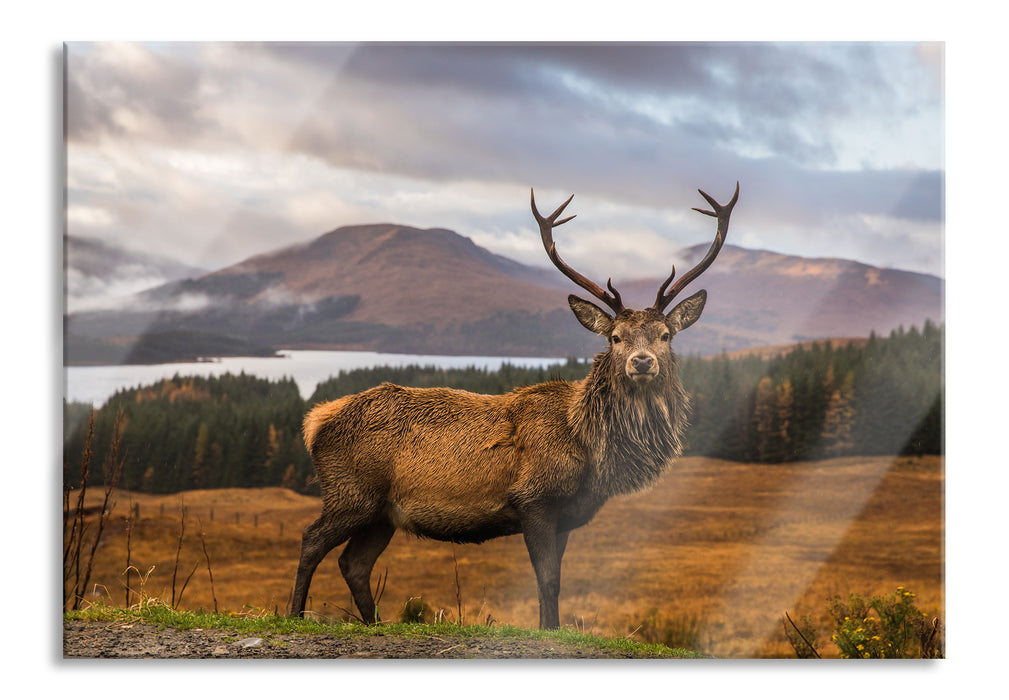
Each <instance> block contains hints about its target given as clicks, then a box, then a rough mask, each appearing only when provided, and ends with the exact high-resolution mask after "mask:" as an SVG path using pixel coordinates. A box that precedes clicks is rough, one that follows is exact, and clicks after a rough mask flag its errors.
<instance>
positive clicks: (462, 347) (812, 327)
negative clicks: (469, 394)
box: [67, 223, 944, 363]
mask: <svg viewBox="0 0 1009 700" xmlns="http://www.w3.org/2000/svg"><path fill="white" fill-rule="evenodd" d="M707 248H708V244H706V243H705V244H699V245H696V246H691V247H690V248H687V249H685V250H684V251H683V253H682V255H683V259H685V260H687V261H688V263H687V265H688V266H689V265H692V264H695V263H696V261H697V260H698V259H699V258H700V257H701V256H702V255H703V253H704V252H706V250H707ZM681 274H682V271H681ZM661 282H662V278H659V277H655V278H647V279H638V280H633V281H629V282H625V283H621V284H620V285H619V290H620V292H621V294H622V295H623V298H624V300H625V303H627V305H628V306H638V307H643V306H648V305H650V304H651V303H652V302H653V300H654V296H655V292H656V290H657V289H658V286H659V284H661ZM943 285H944V283H943V281H942V280H941V279H940V278H937V277H934V276H931V275H924V274H921V273H914V272H907V271H901V270H895V269H892V268H876V267H873V266H871V265H867V264H865V263H859V262H856V261H851V260H845V259H843V258H802V257H799V256H789V255H785V254H781V253H774V252H771V251H752V250H748V249H746V248H742V247H739V246H735V245H731V244H726V245H725V246H724V247H723V249H722V251H721V253H720V254H719V257H718V259H717V260H716V261H715V263H714V264H713V265H712V266H711V268H709V269H708V270H707V271H706V272H705V273H704V275H702V276H701V277H700V278H699V279H698V280H695V281H694V282H693V283H692V284H691V285H689V286H688V288H687V289H685V290H684V292H683V295H684V296H686V295H688V294H690V293H692V292H693V291H694V290H695V289H700V288H702V287H703V288H706V289H707V290H708V305H707V307H706V309H705V313H704V316H703V317H702V320H701V322H700V323H698V324H697V325H696V326H695V327H693V328H691V329H690V330H689V331H688V332H686V333H684V334H683V336H682V337H680V338H677V339H676V341H675V342H674V347H676V349H677V351H678V352H680V353H700V354H715V353H718V352H720V351H723V350H724V351H735V350H743V349H746V348H751V347H766V346H775V345H785V344H789V343H794V342H799V341H804V340H811V339H816V338H828V337H865V336H868V335H869V333H870V332H873V331H875V332H876V333H877V334H879V333H888V332H889V331H890V330H891V329H893V328H896V327H897V326H898V325H904V326H910V325H921V324H922V323H924V321H925V320H926V319H928V320H931V321H933V322H936V323H941V322H942V321H943V320H944V319H943V315H944V309H943V301H942V297H943ZM572 292H573V293H575V294H577V295H579V296H585V293H584V292H583V291H582V290H579V289H577V288H576V287H575V285H574V284H573V283H571V282H570V281H568V280H567V279H566V278H564V277H563V276H562V275H561V274H560V273H559V272H557V271H556V270H555V269H553V268H550V267H546V266H544V267H542V268H541V267H533V266H529V265H524V264H522V263H519V262H516V261H514V260H510V259H509V258H506V257H503V256H500V255H497V254H495V253H493V252H491V251H489V250H486V249H485V248H482V247H480V246H478V245H477V244H475V243H474V242H473V241H472V240H470V239H469V238H466V237H465V236H461V235H460V234H458V233H456V232H454V231H451V230H449V229H444V228H429V229H419V228H415V227H410V226H405V225H401V224H390V223H384V224H363V225H358V226H344V227H340V228H336V229H333V230H331V231H328V232H326V233H324V234H322V235H320V236H318V237H316V238H315V239H312V240H311V241H307V242H303V243H299V244H296V245H292V246H286V247H282V248H279V249H277V250H274V251H271V252H267V253H263V254H259V255H255V256H252V257H249V258H247V259H245V260H242V261H239V262H238V263H235V264H233V265H229V266H227V267H224V268H222V269H220V270H216V271H213V272H208V273H206V274H203V275H201V276H198V277H194V278H189V279H185V280H180V281H174V282H170V283H168V284H165V285H161V286H159V287H155V288H153V289H149V290H146V291H144V292H142V293H140V294H137V295H135V296H134V297H132V298H131V302H130V304H128V305H126V306H125V307H124V308H122V309H120V310H118V311H116V312H115V313H110V312H101V311H98V312H89V313H78V314H71V315H70V316H68V318H67V331H68V337H69V340H68V353H67V355H68V360H69V361H70V362H71V363H72V362H73V361H74V360H75V357H74V352H73V349H74V346H75V345H76V346H77V347H83V344H82V341H86V342H87V343H88V344H90V345H89V347H92V348H94V347H96V346H100V345H102V344H103V343H104V344H106V345H107V344H109V343H110V342H111V339H116V342H117V343H119V347H123V339H124V338H126V339H128V338H130V337H140V336H143V335H144V334H145V333H146V334H149V333H155V332H157V333H162V334H164V333H172V332H175V333H182V332H186V333H189V334H190V335H192V337H201V336H200V334H204V335H207V334H210V335H214V334H216V335H218V336H221V337H229V338H237V339H240V340H242V341H244V342H247V343H249V344H250V345H251V346H255V347H256V348H263V347H272V348H295V347H302V348H328V349H358V350H359V349H368V350H380V351H385V352H410V353H420V354H480V355H534V356H558V357H563V356H583V357H584V356H589V355H591V354H593V353H595V352H597V351H599V350H601V349H602V347H603V340H602V339H601V338H598V337H595V336H593V335H592V334H590V333H587V332H586V331H585V330H584V329H583V328H582V327H581V326H580V325H579V324H578V322H577V321H576V320H575V319H574V317H573V315H572V314H571V312H570V310H569V309H568V306H567V296H568V294H569V293H572ZM218 344H219V345H220V343H218ZM197 350H198V348H194V349H193V351H194V352H196V351H197ZM99 354H100V353H99ZM76 359H80V358H76ZM92 361H95V358H92ZM119 361H128V359H127V358H126V357H125V356H124V357H120V358H119ZM133 361H142V360H133Z"/></svg>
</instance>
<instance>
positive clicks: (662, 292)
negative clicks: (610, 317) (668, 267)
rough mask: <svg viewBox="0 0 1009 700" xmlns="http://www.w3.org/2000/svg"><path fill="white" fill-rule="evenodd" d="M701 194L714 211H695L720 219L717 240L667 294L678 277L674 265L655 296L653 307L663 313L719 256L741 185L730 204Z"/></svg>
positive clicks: (701, 191) (716, 234)
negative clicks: (669, 287)
mask: <svg viewBox="0 0 1009 700" xmlns="http://www.w3.org/2000/svg"><path fill="white" fill-rule="evenodd" d="M697 191H698V192H700V193H701V196H702V197H704V198H705V199H706V200H708V204H710V205H711V208H712V209H714V211H708V210H707V209H698V208H697V207H692V209H693V210H694V211H699V212H701V213H702V214H707V215H708V216H714V217H715V218H717V219H718V228H717V229H716V231H715V240H714V241H713V242H712V243H711V247H710V248H708V252H707V253H705V254H704V258H703V259H702V260H701V262H699V263H697V265H695V266H694V267H693V268H691V269H690V271H689V272H687V274H685V275H683V277H681V278H680V279H678V280H677V281H676V284H674V285H673V287H672V289H670V290H669V292H668V293H667V292H666V287H668V286H669V284H670V282H672V281H673V278H674V277H675V276H676V266H675V265H673V271H672V272H670V273H669V277H667V278H666V281H665V282H663V283H662V286H661V287H659V292H658V294H656V295H655V305H654V306H653V307H652V308H653V309H655V310H656V311H659V312H661V311H662V310H663V309H665V308H666V307H667V306H668V305H669V302H671V301H672V300H673V298H674V297H675V296H676V295H677V294H679V293H680V292H682V291H683V288H684V287H686V286H687V285H688V284H690V283H691V282H693V281H694V280H695V279H696V278H697V277H698V276H699V275H700V274H701V273H702V272H704V271H705V270H707V269H708V266H710V265H711V263H712V262H714V260H715V257H716V256H717V255H718V251H720V250H721V249H722V244H723V243H725V234H726V233H727V232H728V230H729V216H730V215H731V214H732V207H734V206H736V200H737V199H738V198H739V183H738V182H737V183H736V192H735V194H733V195H732V199H730V200H729V203H728V204H724V205H723V204H719V203H718V202H716V201H715V200H714V198H713V197H711V196H710V195H709V194H707V193H706V192H704V190H697Z"/></svg>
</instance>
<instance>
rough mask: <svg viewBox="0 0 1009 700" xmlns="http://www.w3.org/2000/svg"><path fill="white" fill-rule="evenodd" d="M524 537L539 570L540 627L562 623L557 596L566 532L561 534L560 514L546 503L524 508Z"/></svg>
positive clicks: (551, 626)
mask: <svg viewBox="0 0 1009 700" xmlns="http://www.w3.org/2000/svg"><path fill="white" fill-rule="evenodd" d="M521 518H522V537H523V539H525V543H526V549H527V550H529V559H530V561H532V564H533V570H534V571H535V572H536V587H537V589H538V591H539V603H540V629H554V628H557V627H560V624H561V623H560V612H559V610H558V607H557V598H558V596H559V595H560V592H561V556H562V555H563V553H564V544H565V543H566V541H567V534H566V533H565V534H564V535H558V533H557V516H556V514H555V513H553V512H551V510H550V509H549V508H547V507H545V506H534V507H530V508H527V509H524V512H523V513H522V514H521Z"/></svg>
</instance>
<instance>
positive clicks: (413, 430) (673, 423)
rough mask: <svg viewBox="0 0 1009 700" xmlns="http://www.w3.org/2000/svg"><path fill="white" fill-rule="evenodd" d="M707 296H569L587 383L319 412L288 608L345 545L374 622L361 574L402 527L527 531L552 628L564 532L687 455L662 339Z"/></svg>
mask: <svg viewBox="0 0 1009 700" xmlns="http://www.w3.org/2000/svg"><path fill="white" fill-rule="evenodd" d="M557 213H558V212H555V214H554V218H556V216H557ZM720 233H722V235H723V236H724V232H723V231H720ZM545 244H546V242H545ZM552 257H553V256H552ZM562 271H563V270H562ZM565 274H567V273H565ZM590 291H591V290H590ZM660 294H661V292H660ZM617 299H619V297H617ZM705 299H706V296H705V293H704V292H703V291H701V292H699V293H697V294H695V295H694V296H692V297H690V298H688V299H686V300H684V301H683V302H681V303H680V304H679V305H677V306H676V307H675V308H674V309H673V310H672V311H671V312H669V313H668V314H663V313H661V311H660V309H659V308H654V307H653V308H649V309H645V310H643V311H633V310H627V309H623V308H622V307H621V306H619V305H618V304H611V308H613V309H614V311H616V312H617V313H616V314H615V315H614V316H610V315H609V314H608V313H606V312H604V311H603V310H601V309H600V308H599V307H597V306H595V305H594V304H591V303H589V302H586V301H584V300H582V299H579V298H577V297H574V296H571V297H569V303H570V305H571V308H572V311H573V312H574V313H575V316H576V317H577V318H578V320H579V321H580V322H581V323H582V324H583V325H584V326H585V327H586V328H588V329H589V330H592V331H593V332H596V333H599V334H601V335H603V336H605V337H606V338H607V340H608V343H609V347H608V348H607V349H606V351H605V352H603V353H600V354H599V355H597V356H596V358H595V360H594V362H593V365H592V368H591V371H590V372H589V375H588V377H586V378H585V379H583V380H581V381H576V382H564V381H554V382H546V383H543V384H537V385H534V386H529V387H524V388H519V389H515V390H514V391H511V392H509V393H507V394H503V395H482V394H474V393H470V392H466V391H459V390H453V389H445V388H436V389H416V388H404V387H400V386H395V385H393V384H383V385H381V386H378V387H375V388H373V389H369V390H367V391H364V392H361V393H359V394H355V395H352V396H345V397H343V398H340V399H337V400H336V401H331V402H328V403H323V404H320V405H318V406H316V407H315V408H313V409H312V410H311V411H310V412H309V413H308V415H307V416H306V417H305V422H304V437H305V444H306V446H307V447H308V450H309V452H310V453H311V455H312V460H313V462H314V464H315V470H316V474H317V475H318V478H319V485H320V488H321V491H322V499H323V504H322V514H321V515H320V517H319V518H318V519H317V520H316V521H315V522H314V523H312V524H311V525H309V526H308V527H307V528H306V529H305V533H304V537H303V540H302V552H301V560H300V563H299V567H298V576H297V580H296V582H295V589H294V594H293V598H292V605H291V614H292V615H300V614H301V613H302V612H303V611H304V609H305V603H306V601H307V596H308V588H309V585H310V582H311V578H312V574H313V573H314V571H315V568H316V567H317V566H318V564H319V562H320V561H322V559H323V557H325V556H326V554H327V553H328V552H329V551H330V550H332V549H333V548H334V547H336V546H338V545H340V544H342V543H343V542H347V543H348V544H347V547H346V548H345V549H344V551H343V553H342V554H341V556H340V568H341V571H342V572H343V574H344V578H345V579H346V581H347V583H348V585H349V587H350V590H351V593H352V595H353V597H354V601H355V603H356V605H357V607H358V610H359V611H360V613H361V617H362V619H363V620H365V621H366V622H373V621H375V620H376V619H377V615H376V610H375V604H374V600H373V597H372V594H371V586H370V579H371V572H372V568H373V567H374V564H375V561H376V559H377V558H378V556H379V555H380V554H381V552H382V551H383V550H384V549H385V547H386V545H387V544H388V542H389V540H390V539H391V537H392V535H393V533H394V532H395V530H396V529H402V530H405V531H407V532H411V533H413V534H416V535H418V536H421V537H429V538H433V539H438V540H446V541H452V542H483V541H485V540H487V539H490V538H493V537H500V536H502V535H510V534H516V533H522V535H523V537H524V539H525V542H526V546H527V548H528V550H529V556H530V559H531V561H532V564H533V568H534V570H535V572H536V578H537V585H538V588H539V602H540V626H541V627H557V626H558V625H559V614H558V608H557V596H558V592H559V589H560V563H561V557H562V556H563V553H564V548H565V546H566V543H567V536H568V533H569V532H570V531H571V530H573V529H575V528H577V527H581V526H582V525H584V524H585V523H587V522H589V520H591V518H592V517H593V516H594V515H595V514H596V512H598V510H599V509H600V508H601V507H602V505H603V504H604V503H605V502H606V500H607V499H609V498H610V497H612V496H614V495H616V494H620V493H628V492H632V491H636V490H639V489H642V488H646V487H647V486H649V485H650V484H651V483H653V482H654V481H655V479H657V478H658V477H659V476H660V475H661V474H662V472H663V471H665V470H666V469H667V468H668V467H669V466H670V465H671V464H672V462H673V460H674V459H675V458H676V457H677V456H679V454H680V452H681V450H682V435H683V430H684V428H685V426H686V421H687V415H688V412H689V399H688V397H687V395H686V392H685V391H684V390H683V386H682V384H681V382H680V378H679V375H678V366H677V362H676V356H675V355H674V353H673V351H672V348H671V346H670V340H671V338H672V336H673V335H675V333H677V332H678V331H680V330H683V329H685V328H687V327H689V326H690V325H691V324H692V323H694V322H695V321H696V320H697V318H698V317H699V316H700V314H701V311H702V309H703V307H704V302H705ZM611 301H612V300H611Z"/></svg>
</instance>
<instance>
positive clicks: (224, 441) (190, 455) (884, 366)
mask: <svg viewBox="0 0 1009 700" xmlns="http://www.w3.org/2000/svg"><path fill="white" fill-rule="evenodd" d="M943 348H944V327H942V326H936V325H935V324H933V323H931V322H926V323H925V324H924V326H923V328H922V329H921V330H918V329H917V328H916V327H912V328H911V329H910V330H907V331H905V330H904V329H902V328H901V329H898V330H895V331H893V332H892V333H890V335H889V336H887V337H877V336H876V335H873V336H871V337H870V338H868V339H867V340H863V341H860V342H851V343H848V344H846V345H842V346H833V345H832V344H830V343H827V342H823V343H813V344H812V345H811V346H810V347H796V348H795V349H793V350H791V351H790V352H787V353H784V354H781V355H778V356H776V357H773V358H770V359H763V358H760V357H758V356H747V357H741V358H730V357H729V356H728V355H725V354H723V355H720V356H717V357H713V358H700V357H694V356H691V357H685V358H681V360H680V371H681V374H682V378H683V383H684V386H685V387H686V389H687V391H688V392H689V393H690V394H691V395H692V397H693V406H694V408H693V415H692V418H691V424H690V427H689V429H688V431H687V449H686V453H687V454H689V455H707V456H712V457H719V458H723V459H730V460H736V461H745V462H784V461H795V460H809V459H821V458H827V457H836V456H851V455H879V454H942V453H943V450H944V446H943V422H944V418H943V407H944V392H945V389H944V377H943V366H944V365H943V362H944V352H943ZM588 369H589V366H588V362H587V361H583V360H576V359H570V360H568V361H567V363H565V364H561V365H556V366H553V367H549V368H545V369H540V368H522V367H516V366H513V365H504V366H503V367H501V369H500V370H497V371H490V370H486V369H481V368H477V367H470V368H466V369H439V368H436V367H421V366H409V367H402V368H389V367H381V368H372V369H360V370H352V371H345V372H341V373H340V374H338V375H337V376H335V377H332V378H331V379H329V380H327V381H325V382H323V383H321V384H319V386H318V387H317V388H316V390H315V392H314V394H313V395H312V396H311V397H310V398H309V399H308V400H307V401H306V400H304V399H302V398H301V396H300V394H299V392H298V388H297V385H296V384H295V382H294V381H293V380H290V379H284V380H279V381H278V380H267V379H260V378H257V377H254V376H250V375H246V374H239V375H224V376H221V377H182V376H175V377H172V378H171V379H166V380H163V381H161V382H158V383H156V384H153V385H150V386H145V387H139V388H133V389H128V390H122V391H119V392H117V393H116V394H115V395H113V396H112V397H111V398H110V399H109V400H108V401H107V402H106V403H105V405H103V406H102V407H101V408H100V409H98V410H96V411H94V413H93V420H94V428H93V434H92V438H91V443H90V445H87V444H86V443H87V436H88V433H89V425H90V418H89V416H90V414H91V411H90V407H89V406H84V405H80V404H68V405H65V408H64V426H65V427H64V472H65V473H64V478H65V479H66V480H67V482H68V483H69V484H71V485H72V484H73V483H74V481H75V479H76V478H79V475H75V473H74V472H75V468H74V465H78V464H80V462H81V460H82V456H83V454H84V450H85V449H86V448H88V449H90V450H91V451H92V453H93V454H96V455H102V454H104V453H105V451H106V450H108V449H109V447H110V445H111V441H112V439H113V432H114V423H115V420H116V416H117V414H118V413H119V411H120V410H121V411H122V414H123V426H122V437H121V440H122V444H121V446H120V450H121V451H122V454H123V455H125V461H124V465H123V470H122V475H121V477H120V486H121V487H122V488H126V489H131V490H137V491H144V492H153V493H174V492H177V491H182V490H188V489H200V488H223V487H257V486H283V487H286V488H290V489H293V490H295V491H298V492H301V493H310V494H311V493H318V488H317V486H316V485H315V483H314V478H313V470H312V465H311V460H310V458H309V456H308V454H307V452H306V450H305V447H304V445H303V443H302V440H301V421H302V418H303V416H304V414H305V412H306V411H307V410H308V409H309V408H310V407H311V406H313V405H315V404H316V403H318V402H320V401H326V400H331V399H335V398H338V397H340V396H343V395H346V394H350V393H355V392H358V391H363V390H364V389H368V388H370V387H373V386H376V385H377V384H380V383H382V382H386V381H388V382H393V383H396V384H401V385H403V386H417V387H422V386H449V387H455V388H459V389H466V390H468V391H474V392H480V393H502V392H505V391H509V390H511V389H512V388H514V387H516V386H522V385H527V384H534V383H537V382H542V381H547V380H551V379H568V380H577V379H582V378H584V377H585V376H586V374H587V373H588ZM92 478H93V479H94V476H93V477H92ZM99 481H100V480H99ZM93 483H94V482H93Z"/></svg>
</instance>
